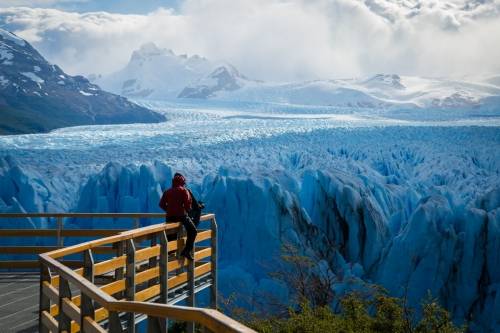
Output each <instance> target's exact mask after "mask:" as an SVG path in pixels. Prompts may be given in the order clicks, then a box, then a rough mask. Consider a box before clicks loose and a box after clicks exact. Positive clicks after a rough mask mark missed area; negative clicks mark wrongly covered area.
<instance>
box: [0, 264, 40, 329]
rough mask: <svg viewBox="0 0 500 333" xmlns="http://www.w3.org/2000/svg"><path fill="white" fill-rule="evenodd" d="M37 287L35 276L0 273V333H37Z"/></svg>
mask: <svg viewBox="0 0 500 333" xmlns="http://www.w3.org/2000/svg"><path fill="white" fill-rule="evenodd" d="M13 282H14V283H13ZM38 287H39V276H38V275H37V274H33V273H16V272H2V273H0V332H2V333H4V332H5V333H7V332H13V333H31V332H37V331H38Z"/></svg>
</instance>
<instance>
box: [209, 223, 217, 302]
mask: <svg viewBox="0 0 500 333" xmlns="http://www.w3.org/2000/svg"><path fill="white" fill-rule="evenodd" d="M210 228H211V230H212V238H211V240H210V246H211V247H212V256H211V257H210V262H211V264H212V272H211V275H212V286H211V287H210V306H211V308H212V309H216V310H217V221H216V220H215V217H213V218H212V219H211V220H210Z"/></svg>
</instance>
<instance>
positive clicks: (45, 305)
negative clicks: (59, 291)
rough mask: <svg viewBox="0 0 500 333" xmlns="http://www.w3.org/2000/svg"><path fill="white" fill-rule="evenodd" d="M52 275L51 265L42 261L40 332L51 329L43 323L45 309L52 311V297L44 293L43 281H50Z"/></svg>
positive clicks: (44, 332)
mask: <svg viewBox="0 0 500 333" xmlns="http://www.w3.org/2000/svg"><path fill="white" fill-rule="evenodd" d="M51 278H52V276H51V274H50V270H49V267H48V266H47V265H46V264H45V263H43V262H40V290H39V295H40V299H39V302H40V303H39V311H38V332H40V333H48V332H49V330H48V329H47V328H46V327H45V325H43V323H42V312H43V311H47V312H49V311H50V298H49V297H48V296H46V295H45V294H44V293H43V283H44V282H48V283H50V280H51Z"/></svg>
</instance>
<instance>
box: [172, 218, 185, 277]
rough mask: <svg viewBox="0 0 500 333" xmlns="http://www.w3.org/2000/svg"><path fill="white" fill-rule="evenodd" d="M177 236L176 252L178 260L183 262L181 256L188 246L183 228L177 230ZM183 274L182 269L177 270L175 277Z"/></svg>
mask: <svg viewBox="0 0 500 333" xmlns="http://www.w3.org/2000/svg"><path fill="white" fill-rule="evenodd" d="M176 236H177V251H176V256H177V260H183V257H182V256H181V251H182V249H183V248H184V246H185V245H186V242H185V240H184V236H185V231H184V228H183V227H182V226H180V227H179V228H178V229H177V233H176ZM181 273H182V268H177V270H176V273H175V275H179V274H181Z"/></svg>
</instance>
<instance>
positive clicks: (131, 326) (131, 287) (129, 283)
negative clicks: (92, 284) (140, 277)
mask: <svg viewBox="0 0 500 333" xmlns="http://www.w3.org/2000/svg"><path fill="white" fill-rule="evenodd" d="M125 286H126V287H125V288H126V289H125V297H126V299H127V300H129V301H133V300H135V244H134V240H133V239H128V240H127V270H126V272H125ZM127 317H128V318H127V332H129V333H134V332H135V315H134V313H133V312H129V313H128V314H127Z"/></svg>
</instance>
